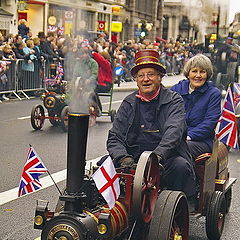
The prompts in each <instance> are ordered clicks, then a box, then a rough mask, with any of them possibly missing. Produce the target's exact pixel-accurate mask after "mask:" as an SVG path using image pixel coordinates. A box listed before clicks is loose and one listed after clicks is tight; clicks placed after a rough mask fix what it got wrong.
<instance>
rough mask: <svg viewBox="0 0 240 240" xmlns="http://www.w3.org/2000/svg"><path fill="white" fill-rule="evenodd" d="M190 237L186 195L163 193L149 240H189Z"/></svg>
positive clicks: (151, 224)
mask: <svg viewBox="0 0 240 240" xmlns="http://www.w3.org/2000/svg"><path fill="white" fill-rule="evenodd" d="M188 235H189V213H188V203H187V199H186V196H185V194H184V193H183V192H180V191H169V190H164V191H162V192H161V193H160V195H159V197H158V200H157V203H156V206H155V209H154V213H153V218H152V221H151V223H150V228H149V234H148V240H170V239H182V240H188ZM178 237H179V238H178Z"/></svg>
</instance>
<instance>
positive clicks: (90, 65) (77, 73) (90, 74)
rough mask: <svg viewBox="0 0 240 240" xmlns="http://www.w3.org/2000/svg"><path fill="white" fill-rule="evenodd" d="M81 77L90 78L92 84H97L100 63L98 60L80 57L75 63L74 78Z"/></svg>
mask: <svg viewBox="0 0 240 240" xmlns="http://www.w3.org/2000/svg"><path fill="white" fill-rule="evenodd" d="M77 77H81V79H82V80H89V82H91V85H92V84H94V86H96V85H97V77H98V64H97V62H96V61H95V60H94V59H93V58H91V57H89V58H88V59H86V60H84V61H83V60H80V59H78V60H77V61H76V63H75V66H74V70H73V78H74V79H76V78H77Z"/></svg>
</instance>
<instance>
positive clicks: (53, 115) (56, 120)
mask: <svg viewBox="0 0 240 240" xmlns="http://www.w3.org/2000/svg"><path fill="white" fill-rule="evenodd" d="M48 116H49V122H50V123H51V124H52V125H53V126H59V125H60V124H61V120H60V118H59V116H58V114H57V113H54V112H50V111H49V112H48Z"/></svg>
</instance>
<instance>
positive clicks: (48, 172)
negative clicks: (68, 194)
mask: <svg viewBox="0 0 240 240" xmlns="http://www.w3.org/2000/svg"><path fill="white" fill-rule="evenodd" d="M47 173H48V175H49V176H50V178H51V179H52V181H53V183H54V185H55V187H56V188H57V190H58V192H59V193H60V195H62V193H61V190H60V189H59V187H58V185H57V183H56V182H55V181H54V179H53V177H52V175H51V173H50V172H49V171H48V170H47Z"/></svg>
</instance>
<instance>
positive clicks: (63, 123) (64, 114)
mask: <svg viewBox="0 0 240 240" xmlns="http://www.w3.org/2000/svg"><path fill="white" fill-rule="evenodd" d="M68 113H69V107H68V106H65V107H64V108H63V109H62V112H61V127H62V129H63V131H64V132H67V131H68Z"/></svg>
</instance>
